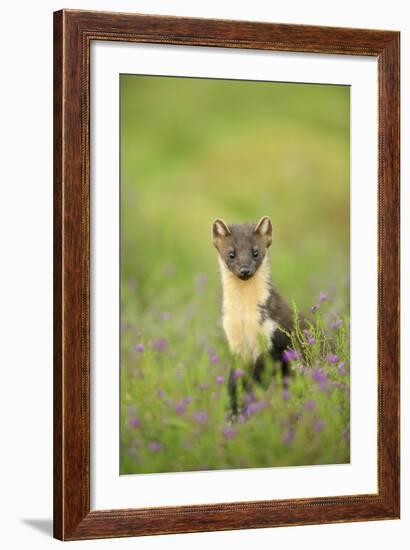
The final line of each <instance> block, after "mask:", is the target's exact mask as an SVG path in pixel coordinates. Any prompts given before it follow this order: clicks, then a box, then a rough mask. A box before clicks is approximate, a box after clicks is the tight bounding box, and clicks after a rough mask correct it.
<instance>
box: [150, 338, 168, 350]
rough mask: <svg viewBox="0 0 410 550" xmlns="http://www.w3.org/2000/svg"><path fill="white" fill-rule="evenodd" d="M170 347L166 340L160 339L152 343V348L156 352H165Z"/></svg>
mask: <svg viewBox="0 0 410 550" xmlns="http://www.w3.org/2000/svg"><path fill="white" fill-rule="evenodd" d="M167 346H168V342H167V340H166V339H165V338H158V339H157V340H154V341H153V342H152V347H153V349H154V350H155V351H164V349H166V348H167Z"/></svg>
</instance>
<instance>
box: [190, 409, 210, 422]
mask: <svg viewBox="0 0 410 550" xmlns="http://www.w3.org/2000/svg"><path fill="white" fill-rule="evenodd" d="M192 418H193V419H194V420H196V421H197V422H198V424H205V423H206V422H207V420H208V413H207V412H206V411H197V412H194V413H192Z"/></svg>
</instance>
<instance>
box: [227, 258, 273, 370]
mask: <svg viewBox="0 0 410 550" xmlns="http://www.w3.org/2000/svg"><path fill="white" fill-rule="evenodd" d="M219 265H220V268H221V276H222V287H223V327H224V330H225V334H226V337H227V339H228V343H229V347H230V349H231V352H232V353H233V354H234V355H237V356H239V357H241V358H243V359H251V360H253V361H255V360H256V359H257V357H258V356H259V355H260V354H261V353H262V352H263V349H261V347H263V344H262V342H263V341H265V342H266V347H267V348H270V347H271V345H272V340H271V337H272V334H273V332H274V331H275V330H276V328H277V327H278V325H277V323H276V322H275V321H273V320H272V319H269V318H267V319H264V318H263V315H262V308H263V306H265V304H266V303H267V300H268V298H269V296H270V289H271V283H270V266H269V258H268V256H265V258H264V259H263V262H262V264H261V266H260V267H259V269H258V270H257V272H256V273H255V274H254V275H253V277H251V278H250V279H248V280H241V279H239V278H238V277H237V276H236V275H234V274H233V273H232V272H231V271H230V270H229V269H228V268H227V267H226V265H225V263H224V262H223V260H222V259H221V258H219ZM261 340H262V342H261ZM261 344H262V345H261Z"/></svg>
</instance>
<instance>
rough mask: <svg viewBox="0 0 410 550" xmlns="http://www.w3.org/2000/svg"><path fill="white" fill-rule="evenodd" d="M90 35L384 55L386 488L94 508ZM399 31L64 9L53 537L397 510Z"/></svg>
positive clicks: (57, 61)
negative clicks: (299, 496)
mask: <svg viewBox="0 0 410 550" xmlns="http://www.w3.org/2000/svg"><path fill="white" fill-rule="evenodd" d="M92 40H110V41H126V42H150V43H162V44H179V45H191V46H218V47H222V48H246V49H248V48H252V49H258V50H276V51H292V52H317V53H326V54H330V53H333V54H342V55H343V54H349V55H361V56H374V57H376V58H377V61H378V82H379V84H378V86H379V105H378V107H379V130H378V139H379V161H378V162H379V168H378V189H379V191H378V193H379V195H378V258H379V259H378V266H379V270H378V273H379V275H378V493H377V494H363V495H354V496H351V495H346V496H340V497H332V498H324V497H320V496H318V498H310V499H292V500H277V501H257V502H238V503H233V504H215V505H195V506H179V507H163V508H151V509H129V510H97V511H91V510H90V491H89V489H90V487H89V473H90V450H89V444H90V440H89V438H90V330H89V329H90V283H89V275H90V273H89V270H90V247H89V241H90V233H89V231H90V208H89V197H90V177H89V174H90V170H89V167H90V149H89V146H90V140H89V117H90V114H89V102H90V98H89V74H90V44H91V41H92ZM399 45H400V34H399V33H398V32H391V31H380V30H359V29H347V28H329V27H313V26H302V25H300V26H299V25H279V24H271V23H254V22H245V21H222V20H206V19H191V18H176V17H158V16H150V15H136V14H120V13H104V12H86V11H74V10H73V11H72V10H63V11H59V12H56V13H55V14H54V536H55V537H57V538H59V539H63V540H74V539H90V538H102V537H124V536H133V535H150V534H160V533H161V534H164V533H183V532H194V531H210V530H215V531H216V530H226V529H245V528H246V529H249V528H257V527H274V526H284V525H302V524H304V525H306V524H315V523H334V522H350V521H366V520H377V519H393V518H398V517H399V510H400V473H399V468H400V456H399V322H400V317H399V284H400V281H399V225H400V218H399V216H400V210H399V101H400V96H399Z"/></svg>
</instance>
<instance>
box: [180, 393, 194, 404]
mask: <svg viewBox="0 0 410 550" xmlns="http://www.w3.org/2000/svg"><path fill="white" fill-rule="evenodd" d="M191 401H192V397H190V396H189V395H187V396H186V397H184V399H183V400H182V402H183V403H184V404H185V405H189V404H190V403H191Z"/></svg>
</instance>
